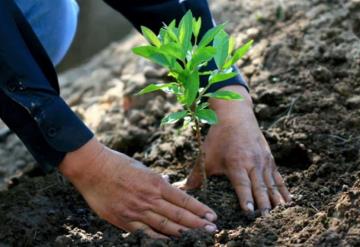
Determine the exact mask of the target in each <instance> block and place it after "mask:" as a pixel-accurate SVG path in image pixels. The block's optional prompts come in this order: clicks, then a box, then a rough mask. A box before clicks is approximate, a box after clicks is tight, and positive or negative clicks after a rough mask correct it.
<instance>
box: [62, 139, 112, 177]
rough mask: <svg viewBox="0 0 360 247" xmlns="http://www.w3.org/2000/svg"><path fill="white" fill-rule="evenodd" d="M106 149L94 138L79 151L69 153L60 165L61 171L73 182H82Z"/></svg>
mask: <svg viewBox="0 0 360 247" xmlns="http://www.w3.org/2000/svg"><path fill="white" fill-rule="evenodd" d="M104 149H105V147H104V145H102V144H101V143H100V142H98V141H97V140H96V138H92V139H91V140H90V141H88V142H87V143H86V144H85V145H83V146H81V147H80V148H79V149H77V150H75V151H73V152H69V153H67V154H66V156H65V158H64V159H63V161H62V162H61V163H60V165H59V171H60V172H61V173H62V174H63V175H64V176H65V177H67V178H68V179H69V180H70V181H71V182H73V181H75V180H80V179H81V178H82V177H84V176H87V174H88V173H89V171H90V170H91V167H92V166H94V164H95V163H96V162H95V161H96V159H98V157H99V156H101V153H102V152H103V151H104Z"/></svg>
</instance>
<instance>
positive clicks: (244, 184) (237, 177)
mask: <svg viewBox="0 0 360 247" xmlns="http://www.w3.org/2000/svg"><path fill="white" fill-rule="evenodd" d="M228 178H229V179H230V182H231V184H232V186H233V187H234V189H235V192H236V195H237V196H238V198H239V202H240V207H241V208H242V209H243V210H245V211H251V212H253V211H254V199H253V196H252V191H251V181H250V179H249V176H248V174H247V172H246V171H245V170H242V169H241V170H239V171H238V172H230V173H229V174H228Z"/></svg>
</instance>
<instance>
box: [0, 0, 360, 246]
mask: <svg viewBox="0 0 360 247" xmlns="http://www.w3.org/2000/svg"><path fill="white" fill-rule="evenodd" d="M212 7H213V9H214V12H215V14H216V16H217V19H219V20H221V21H225V20H228V21H229V26H228V27H229V31H231V32H232V33H233V34H234V35H235V36H236V37H238V38H237V39H238V42H239V43H240V42H244V41H246V40H248V39H249V38H254V39H255V47H254V49H253V50H252V52H251V54H250V55H249V56H248V58H247V59H246V60H244V61H243V63H242V64H239V65H240V66H241V68H242V71H243V72H244V74H245V75H246V77H247V78H248V79H249V82H250V85H251V91H252V96H253V99H254V102H255V105H256V106H255V112H256V114H257V117H258V119H259V122H260V125H261V127H262V129H263V131H264V133H265V135H266V137H267V139H268V141H269V143H270V145H271V148H272V151H273V154H274V156H275V158H276V161H277V164H278V165H279V168H280V171H281V172H282V174H283V175H284V177H285V179H286V183H287V184H288V186H289V189H290V191H291V193H292V194H293V195H294V200H293V202H292V203H290V204H288V205H285V206H281V207H278V208H276V209H274V210H273V211H272V213H271V215H270V216H268V217H258V215H255V216H252V217H250V216H249V215H245V214H244V213H242V212H241V211H240V209H239V205H238V202H237V199H236V196H235V194H234V191H233V190H232V188H231V186H230V184H229V182H228V181H227V180H226V178H223V177H216V178H215V177H214V178H211V179H210V180H209V193H208V198H207V199H206V200H205V203H207V204H208V205H209V206H211V207H212V208H213V209H214V210H215V211H216V212H217V213H218V215H219V220H218V222H217V224H218V227H219V229H220V231H219V232H218V233H216V234H214V235H210V234H207V233H204V232H202V231H192V232H187V233H184V234H183V236H182V237H181V238H180V239H173V240H169V241H159V240H150V239H148V238H146V237H145V236H143V234H142V233H135V234H130V235H128V234H125V233H123V232H122V231H119V230H118V229H116V228H115V227H113V226H111V225H109V224H107V223H106V222H104V221H102V220H100V219H99V218H98V217H97V216H95V215H94V213H93V212H92V211H90V210H89V209H88V207H87V206H86V204H85V203H84V201H83V200H82V198H81V196H80V195H79V194H78V193H77V192H76V191H75V190H74V189H73V187H72V186H71V185H70V184H69V183H68V182H67V181H65V180H64V179H63V178H62V177H61V176H60V175H59V174H57V173H52V174H48V175H46V176H43V175H41V174H40V173H39V172H37V170H33V171H32V172H31V173H27V174H25V175H24V176H21V177H20V178H19V176H16V174H18V175H19V174H21V171H23V170H24V169H25V168H24V167H28V164H31V163H33V162H32V161H31V159H29V156H28V154H26V153H24V152H20V151H21V150H22V147H21V146H20V145H19V142H18V141H17V140H16V139H15V138H14V136H13V135H12V134H10V136H9V135H6V136H2V138H0V150H2V151H1V152H2V153H1V157H3V156H4V155H6V157H8V158H7V159H6V162H5V161H4V160H3V159H2V161H0V164H1V165H2V167H3V168H1V169H2V170H0V178H1V179H2V180H3V183H2V185H3V187H8V190H5V191H3V192H1V193H0V222H1V224H0V246H53V245H55V246H223V245H226V246H360V152H359V149H360V127H359V126H360V40H359V39H360V32H359V23H360V2H359V1H358V0H343V1H341V0H308V1H297V0H288V1H284V7H283V8H282V9H280V8H279V7H278V5H277V1H273V0H263V1H252V0H224V1H217V2H216V3H215V4H214V5H213V6H212ZM282 17H283V18H282ZM139 42H143V40H142V39H141V38H139V36H134V37H132V38H130V39H129V40H127V41H125V42H122V43H120V44H114V45H113V46H111V47H109V48H108V49H107V50H105V51H104V52H102V53H101V54H99V55H98V56H97V57H95V58H94V59H93V60H92V61H90V63H89V64H87V65H84V66H83V67H81V68H79V69H76V70H74V71H70V72H68V73H66V74H64V75H62V81H63V83H62V87H63V95H64V97H65V98H66V99H67V101H68V102H69V103H70V104H71V105H72V106H73V108H74V110H76V111H77V112H78V113H79V115H80V116H82V117H83V118H84V120H85V121H86V122H87V123H88V124H89V126H90V127H91V128H92V129H93V130H94V131H95V132H96V134H97V135H98V136H99V138H100V140H101V141H103V142H104V143H105V144H107V145H109V146H110V147H112V148H115V149H117V150H120V151H123V152H126V153H127V154H130V155H133V156H134V157H135V158H137V159H139V160H141V161H143V162H144V163H145V164H146V165H148V166H150V167H151V168H153V169H154V170H156V171H158V172H161V173H164V174H168V175H169V176H170V179H171V181H177V180H180V179H182V178H184V177H185V176H186V174H187V173H188V171H189V168H190V167H191V162H192V160H193V159H194V153H195V142H194V140H192V138H191V133H190V132H186V133H185V134H180V132H179V131H178V130H176V129H175V128H173V127H167V128H160V127H159V122H160V119H161V117H162V116H163V115H164V114H165V113H166V112H168V111H170V110H173V109H174V108H176V107H178V106H176V105H174V104H173V103H172V102H173V101H172V100H171V99H167V98H166V96H165V95H163V94H155V95H154V94H153V95H151V96H145V97H142V98H134V97H133V96H132V95H133V93H134V92H135V91H137V90H138V88H139V87H142V86H143V85H144V84H145V83H148V82H151V81H154V80H161V79H163V78H164V75H165V73H164V71H162V70H159V69H158V68H154V67H153V65H150V64H148V63H146V62H144V61H143V60H142V59H138V58H135V57H134V56H133V55H132V54H131V53H130V51H129V49H130V47H132V46H134V45H135V44H138V43H139ZM169 100H170V101H169ZM129 105H133V106H134V108H132V109H131V110H127V111H126V109H127V108H128V106H129ZM0 137H1V136H0ZM19 150H20V151H19ZM3 152H4V154H3ZM6 152H8V153H7V154H6ZM14 152H15V153H16V155H12V154H14ZM20 154H21V155H20ZM22 154H23V155H22ZM16 162H18V163H19V162H21V165H14V164H15V163H16ZM14 174H15V177H17V178H13V179H11V180H10V179H9V178H10V177H14ZM5 178H7V180H5ZM5 185H6V186H5ZM191 193H192V194H193V195H194V196H196V197H198V198H199V199H200V200H203V199H202V198H201V194H200V193H199V191H193V192H191Z"/></svg>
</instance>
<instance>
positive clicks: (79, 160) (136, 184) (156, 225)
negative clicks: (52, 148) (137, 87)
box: [59, 139, 217, 238]
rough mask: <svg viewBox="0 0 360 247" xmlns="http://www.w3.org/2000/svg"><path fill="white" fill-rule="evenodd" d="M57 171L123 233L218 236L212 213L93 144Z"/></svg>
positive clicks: (71, 155)
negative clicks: (195, 232) (200, 231)
mask: <svg viewBox="0 0 360 247" xmlns="http://www.w3.org/2000/svg"><path fill="white" fill-rule="evenodd" d="M59 170H60V171H61V172H62V173H63V174H64V176H66V177H67V178H68V179H69V180H70V181H71V182H72V183H73V184H74V186H75V187H76V188H77V189H78V190H79V192H80V193H81V194H82V196H83V197H84V198H85V200H86V201H87V203H88V204H89V206H90V207H91V208H92V209H93V210H94V211H95V212H96V213H97V214H98V215H99V216H100V217H101V218H103V219H105V220H106V221H108V222H110V223H111V224H113V225H115V226H117V227H119V228H121V229H123V230H126V231H129V232H133V231H136V230H143V231H144V232H145V233H146V234H147V235H149V236H150V237H153V238H166V236H180V234H181V231H186V230H189V229H194V228H204V229H206V230H207V231H209V232H214V231H216V226H215V225H214V224H213V223H212V221H215V220H216V218H217V216H216V214H215V212H214V211H213V210H211V209H210V208H209V207H207V206H205V205H204V204H202V203H200V202H199V201H197V200H196V199H194V198H193V197H191V196H189V195H187V194H186V193H185V192H183V191H181V190H179V189H177V188H174V187H173V186H171V185H170V184H169V183H168V182H167V181H165V180H164V179H163V178H162V177H161V176H160V175H158V174H156V173H154V172H152V171H151V170H150V169H148V168H147V167H145V166H144V165H142V164H141V163H140V162H138V161H136V160H134V159H132V158H130V157H128V156H126V155H124V154H121V153H118V152H115V151H113V150H110V149H108V148H106V147H105V146H103V145H102V144H100V143H99V142H98V141H96V140H95V139H92V140H91V141H89V142H88V143H87V144H85V145H84V146H83V147H81V148H80V149H78V150H76V151H74V152H71V153H68V154H67V155H66V156H65V158H64V160H63V162H62V163H61V164H60V166H59Z"/></svg>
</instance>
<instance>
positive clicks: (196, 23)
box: [193, 17, 201, 38]
mask: <svg viewBox="0 0 360 247" xmlns="http://www.w3.org/2000/svg"><path fill="white" fill-rule="evenodd" d="M200 29H201V17H199V19H198V20H196V19H195V18H194V19H193V33H194V36H195V38H197V37H198V36H199V33H200Z"/></svg>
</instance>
